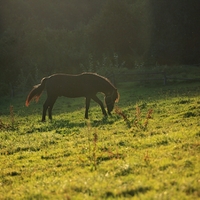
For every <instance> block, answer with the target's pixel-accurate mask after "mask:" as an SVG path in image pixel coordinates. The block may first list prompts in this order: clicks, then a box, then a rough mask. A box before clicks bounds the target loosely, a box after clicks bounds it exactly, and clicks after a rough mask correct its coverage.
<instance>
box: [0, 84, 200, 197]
mask: <svg viewBox="0 0 200 200" xmlns="http://www.w3.org/2000/svg"><path fill="white" fill-rule="evenodd" d="M118 88H119V92H120V95H121V99H120V102H119V103H118V105H117V106H118V114H116V113H115V112H113V115H112V117H108V118H107V119H105V118H102V114H101V110H100V108H99V107H98V106H97V105H96V104H95V103H93V104H92V107H91V108H90V113H89V117H90V120H85V119H84V118H83V116H84V99H73V100H72V99H66V98H60V99H58V101H57V102H56V105H55V107H54V110H53V121H52V122H50V121H48V120H47V122H45V123H42V122H40V120H41V112H42V103H43V101H44V99H45V94H43V96H42V98H41V100H40V101H39V103H38V104H35V103H32V104H31V105H30V107H28V108H26V107H25V106H24V103H25V98H26V96H23V97H18V98H14V99H9V98H2V99H0V114H1V115H0V141H1V142H0V161H1V162H0V165H1V167H0V168H1V171H0V199H5V200H7V199H27V200H31V199H129V198H132V199H148V200H149V199H170V200H171V199H177V198H179V199H199V198H200V120H199V119H200V86H199V83H188V84H186V83H174V84H172V85H167V86H162V85H158V86H154V85H149V86H148V87H145V86H144V85H143V86H139V85H137V84H133V83H123V84H120V85H118ZM10 105H12V106H13V110H12V109H11V111H10ZM151 109H152V113H151V114H150V116H149V117H147V115H148V112H149V111H150V110H151ZM119 110H120V112H119ZM146 121H147V122H148V123H147V124H146V126H145V123H146Z"/></svg>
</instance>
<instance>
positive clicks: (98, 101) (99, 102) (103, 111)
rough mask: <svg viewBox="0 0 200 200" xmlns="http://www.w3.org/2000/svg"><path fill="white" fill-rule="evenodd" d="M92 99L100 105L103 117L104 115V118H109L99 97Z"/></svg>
mask: <svg viewBox="0 0 200 200" xmlns="http://www.w3.org/2000/svg"><path fill="white" fill-rule="evenodd" d="M92 99H93V100H94V101H95V102H96V103H98V104H99V105H100V107H101V110H102V113H103V115H104V116H107V112H106V110H105V108H104V105H103V103H102V101H101V100H100V99H99V98H98V97H97V96H93V97H92Z"/></svg>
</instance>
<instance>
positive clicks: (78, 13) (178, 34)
mask: <svg viewBox="0 0 200 200" xmlns="http://www.w3.org/2000/svg"><path fill="white" fill-rule="evenodd" d="M199 13H200V1H199V0H190V1H188V0H181V1H180V0H174V1H168V0H57V1H55V0H48V1H46V0H0V71H1V73H0V95H5V94H8V93H9V92H10V91H12V90H14V89H13V88H15V87H17V86H20V85H21V90H23V87H24V86H25V85H31V84H33V83H34V84H36V81H38V80H40V78H41V77H43V76H47V75H50V74H52V73H55V72H64V73H79V72H82V71H84V70H91V71H92V69H89V68H88V67H92V66H97V67H98V68H101V67H105V66H107V67H109V66H111V65H116V63H117V66H120V63H121V65H123V67H125V68H128V69H134V68H135V67H136V66H138V65H139V64H141V63H142V64H143V65H144V66H146V67H151V66H154V65H174V66H176V65H198V64H200V17H199ZM22 86H23V87H22Z"/></svg>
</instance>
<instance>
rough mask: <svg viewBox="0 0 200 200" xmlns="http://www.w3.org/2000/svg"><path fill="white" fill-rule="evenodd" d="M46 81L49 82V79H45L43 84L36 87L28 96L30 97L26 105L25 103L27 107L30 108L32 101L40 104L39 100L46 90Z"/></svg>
mask: <svg viewBox="0 0 200 200" xmlns="http://www.w3.org/2000/svg"><path fill="white" fill-rule="evenodd" d="M46 80H47V78H43V79H42V80H41V83H40V84H38V85H35V86H34V87H33V89H32V90H31V91H30V93H29V94H28V97H27V99H26V103H25V105H26V106H27V107H28V106H29V104H30V101H31V100H35V101H36V102H38V100H39V98H40V96H41V94H42V91H43V90H44V88H45V83H46Z"/></svg>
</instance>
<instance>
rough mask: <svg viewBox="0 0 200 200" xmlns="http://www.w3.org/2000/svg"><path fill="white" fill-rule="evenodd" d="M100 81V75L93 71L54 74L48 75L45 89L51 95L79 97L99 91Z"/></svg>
mask: <svg viewBox="0 0 200 200" xmlns="http://www.w3.org/2000/svg"><path fill="white" fill-rule="evenodd" d="M101 82H102V77H100V76H98V75H97V74H93V73H82V74H79V75H69V74H54V75H51V76H49V77H48V81H47V83H46V90H47V92H48V94H51V95H57V96H66V97H81V96H87V95H88V94H92V93H97V92H100V91H99V86H101V85H102V83H101Z"/></svg>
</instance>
